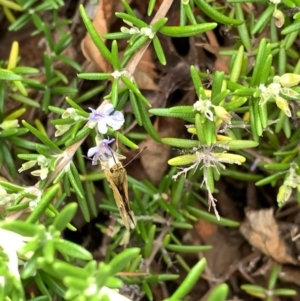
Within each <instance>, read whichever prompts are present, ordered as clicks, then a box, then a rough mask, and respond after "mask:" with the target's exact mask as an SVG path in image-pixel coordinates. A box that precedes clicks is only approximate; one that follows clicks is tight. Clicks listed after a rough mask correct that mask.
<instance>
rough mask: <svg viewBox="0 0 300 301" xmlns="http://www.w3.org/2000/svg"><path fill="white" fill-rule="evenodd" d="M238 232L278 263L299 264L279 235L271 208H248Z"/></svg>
mask: <svg viewBox="0 0 300 301" xmlns="http://www.w3.org/2000/svg"><path fill="white" fill-rule="evenodd" d="M246 216H247V218H246V220H245V221H244V222H243V223H242V224H241V226H240V232H241V233H242V234H243V236H244V237H245V238H246V239H247V240H248V242H249V243H250V244H251V245H252V246H253V247H255V248H257V249H258V250H260V251H261V252H262V253H264V254H266V255H268V256H270V257H271V258H273V259H274V260H276V261H277V262H280V263H291V264H299V262H298V260H297V259H296V258H295V256H293V255H292V253H293V252H292V250H291V248H290V247H289V246H288V245H287V244H286V243H285V241H284V239H283V237H282V236H281V235H280V229H279V226H278V224H277V222H276V221H275V219H274V217H273V209H272V208H271V209H262V210H258V211H255V210H249V211H248V212H246Z"/></svg>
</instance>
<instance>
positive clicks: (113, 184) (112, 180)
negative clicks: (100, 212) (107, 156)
mask: <svg viewBox="0 0 300 301" xmlns="http://www.w3.org/2000/svg"><path fill="white" fill-rule="evenodd" d="M112 154H113V153H112ZM112 157H113V160H114V164H112V165H111V166H110V167H107V168H106V167H104V168H103V173H104V175H105V177H106V179H107V181H108V183H109V185H110V188H111V189H112V191H113V195H114V199H115V201H116V204H117V207H118V209H119V211H120V214H121V217H122V220H123V223H124V225H125V227H126V228H127V229H130V228H131V225H132V226H135V221H134V218H133V214H132V211H131V210H130V203H129V198H128V182H127V173H126V169H125V168H124V167H123V165H122V163H121V162H120V161H119V160H118V159H116V158H115V156H114V155H112Z"/></svg>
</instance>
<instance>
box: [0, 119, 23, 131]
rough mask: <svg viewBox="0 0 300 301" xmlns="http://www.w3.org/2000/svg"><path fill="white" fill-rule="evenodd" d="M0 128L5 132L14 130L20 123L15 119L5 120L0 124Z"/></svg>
mask: <svg viewBox="0 0 300 301" xmlns="http://www.w3.org/2000/svg"><path fill="white" fill-rule="evenodd" d="M0 127H1V128H2V129H3V130H8V129H14V128H17V127H19V122H18V119H13V120H5V121H3V122H2V123H1V124H0Z"/></svg>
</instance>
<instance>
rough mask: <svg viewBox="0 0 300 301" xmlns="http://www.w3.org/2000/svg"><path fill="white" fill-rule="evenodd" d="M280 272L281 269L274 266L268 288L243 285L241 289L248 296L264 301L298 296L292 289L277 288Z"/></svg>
mask: <svg viewBox="0 0 300 301" xmlns="http://www.w3.org/2000/svg"><path fill="white" fill-rule="evenodd" d="M279 272H280V267H279V266H278V265H274V267H273V269H272V271H271V274H270V278H269V282H268V287H267V288H264V287H262V286H259V285H252V284H243V285H242V286H241V289H242V290H244V291H246V292H247V294H249V295H251V296H254V297H258V298H260V299H262V300H267V301H273V300H276V299H277V297H279V296H295V295H297V292H296V291H295V290H292V289H285V288H275V286H276V282H277V278H278V273H279Z"/></svg>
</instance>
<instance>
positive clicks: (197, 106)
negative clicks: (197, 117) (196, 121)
mask: <svg viewBox="0 0 300 301" xmlns="http://www.w3.org/2000/svg"><path fill="white" fill-rule="evenodd" d="M211 107H212V104H211V101H210V100H209V99H206V100H202V99H200V100H197V101H196V102H195V103H194V110H195V111H199V112H200V113H202V114H205V117H206V118H207V119H209V120H210V121H214V114H213V112H212V110H211Z"/></svg>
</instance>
